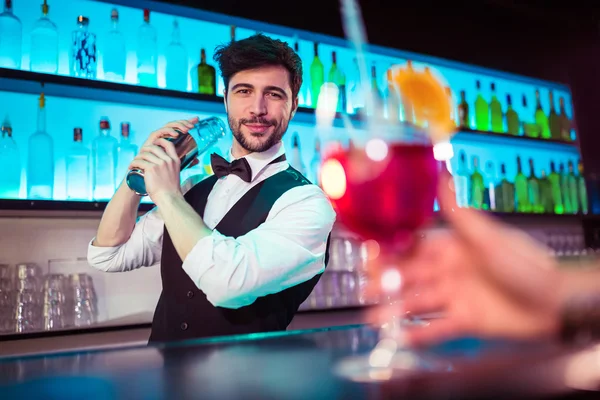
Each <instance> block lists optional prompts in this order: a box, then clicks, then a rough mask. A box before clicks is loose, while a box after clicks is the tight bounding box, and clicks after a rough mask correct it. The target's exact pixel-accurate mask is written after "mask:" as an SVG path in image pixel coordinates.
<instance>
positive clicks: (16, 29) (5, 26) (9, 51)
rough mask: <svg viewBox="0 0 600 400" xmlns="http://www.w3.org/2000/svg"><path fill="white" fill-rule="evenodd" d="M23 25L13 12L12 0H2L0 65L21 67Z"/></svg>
mask: <svg viewBox="0 0 600 400" xmlns="http://www.w3.org/2000/svg"><path fill="white" fill-rule="evenodd" d="M22 37H23V25H22V24H21V20H20V19H19V18H18V17H17V16H16V15H15V14H13V11H12V0H4V12H3V13H2V14H0V67H2V68H14V69H20V68H21V55H22V53H21V51H22V50H21V46H22V41H23V39H22Z"/></svg>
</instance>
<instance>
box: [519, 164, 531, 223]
mask: <svg viewBox="0 0 600 400" xmlns="http://www.w3.org/2000/svg"><path fill="white" fill-rule="evenodd" d="M515 194H516V202H517V212H520V213H528V212H531V206H530V204H529V188H528V185H527V177H526V176H525V174H524V173H523V166H522V164H521V157H520V156H517V175H516V176H515Z"/></svg>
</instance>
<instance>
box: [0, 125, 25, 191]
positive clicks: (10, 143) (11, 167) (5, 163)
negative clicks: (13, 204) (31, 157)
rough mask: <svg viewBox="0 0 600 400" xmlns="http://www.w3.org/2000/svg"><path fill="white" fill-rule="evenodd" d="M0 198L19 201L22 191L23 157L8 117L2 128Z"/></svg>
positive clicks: (0, 137) (0, 128)
mask: <svg viewBox="0 0 600 400" xmlns="http://www.w3.org/2000/svg"><path fill="white" fill-rule="evenodd" d="M0 171H2V174H0V198H2V199H18V198H19V192H20V190H21V157H20V154H19V148H18V147H17V143H16V142H15V139H13V137H12V127H11V125H10V122H9V120H8V117H7V118H6V119H5V120H4V122H3V123H2V126H1V127H0Z"/></svg>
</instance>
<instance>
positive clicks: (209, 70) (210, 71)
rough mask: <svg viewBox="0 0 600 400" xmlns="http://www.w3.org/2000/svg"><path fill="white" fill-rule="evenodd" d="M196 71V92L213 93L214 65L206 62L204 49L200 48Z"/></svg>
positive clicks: (215, 88)
mask: <svg viewBox="0 0 600 400" xmlns="http://www.w3.org/2000/svg"><path fill="white" fill-rule="evenodd" d="M197 72H198V93H202V94H210V95H215V94H216V92H217V86H216V72H215V67H213V66H212V65H208V64H207V63H206V51H205V50H204V49H200V64H198V67H197Z"/></svg>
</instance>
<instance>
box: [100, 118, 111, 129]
mask: <svg viewBox="0 0 600 400" xmlns="http://www.w3.org/2000/svg"><path fill="white" fill-rule="evenodd" d="M100 129H110V121H109V120H108V118H106V117H102V118H100Z"/></svg>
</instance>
